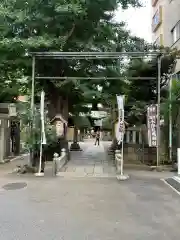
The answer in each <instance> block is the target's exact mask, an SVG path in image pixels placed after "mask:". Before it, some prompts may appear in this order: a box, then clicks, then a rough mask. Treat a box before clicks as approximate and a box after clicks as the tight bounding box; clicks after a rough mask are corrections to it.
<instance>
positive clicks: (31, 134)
mask: <svg viewBox="0 0 180 240" xmlns="http://www.w3.org/2000/svg"><path fill="white" fill-rule="evenodd" d="M18 109H19V117H20V119H21V131H22V132H24V134H25V139H24V141H25V148H26V149H27V150H28V151H31V150H34V151H37V152H38V151H39V149H40V143H41V118H40V111H39V108H36V109H35V115H34V119H35V121H34V126H33V128H31V126H32V125H31V124H32V114H31V110H30V106H29V104H28V103H20V104H18ZM45 113H46V114H45V133H46V140H47V144H46V145H45V146H44V149H47V148H48V147H49V146H50V145H52V144H53V143H56V142H57V136H56V129H55V126H54V125H52V124H50V122H49V119H48V118H47V111H46V112H45Z"/></svg>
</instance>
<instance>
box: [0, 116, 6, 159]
mask: <svg viewBox="0 0 180 240" xmlns="http://www.w3.org/2000/svg"><path fill="white" fill-rule="evenodd" d="M4 152H5V128H4V119H0V163H2V162H4Z"/></svg>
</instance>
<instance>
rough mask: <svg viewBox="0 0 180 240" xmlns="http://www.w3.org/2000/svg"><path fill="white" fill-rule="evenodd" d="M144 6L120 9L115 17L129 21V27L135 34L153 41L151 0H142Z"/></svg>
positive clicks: (118, 19)
mask: <svg viewBox="0 0 180 240" xmlns="http://www.w3.org/2000/svg"><path fill="white" fill-rule="evenodd" d="M142 2H143V5H144V7H141V8H129V9H128V10H125V11H122V10H121V9H119V10H118V11H117V13H116V17H115V19H116V20H117V21H118V22H119V21H124V22H126V23H127V28H128V29H129V30H130V31H131V33H132V34H133V35H136V36H138V37H141V38H144V39H145V40H146V41H148V42H151V41H152V40H151V0H142Z"/></svg>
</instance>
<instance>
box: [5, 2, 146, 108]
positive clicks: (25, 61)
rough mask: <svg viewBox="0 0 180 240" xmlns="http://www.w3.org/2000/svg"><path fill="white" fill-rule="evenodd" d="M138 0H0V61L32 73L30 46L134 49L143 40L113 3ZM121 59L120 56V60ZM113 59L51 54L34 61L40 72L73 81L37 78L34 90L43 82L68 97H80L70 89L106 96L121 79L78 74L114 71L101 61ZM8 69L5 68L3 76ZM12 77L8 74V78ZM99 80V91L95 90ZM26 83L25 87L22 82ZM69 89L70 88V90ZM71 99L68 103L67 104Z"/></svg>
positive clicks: (32, 48) (46, 87)
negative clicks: (118, 20)
mask: <svg viewBox="0 0 180 240" xmlns="http://www.w3.org/2000/svg"><path fill="white" fill-rule="evenodd" d="M119 5H121V6H122V8H124V9H125V8H127V7H129V6H130V5H132V6H140V3H139V1H138V0H91V1H90V0H66V1H65V0H41V1H40V0H31V1H29V0H28V1H24V0H19V1H14V0H9V1H3V2H2V3H1V5H0V26H1V31H0V52H1V59H0V66H1V67H2V69H7V65H8V72H9V71H10V72H12V73H16V72H17V71H20V72H22V73H23V74H24V75H27V76H30V75H31V65H30V61H29V60H30V59H29V58H28V56H27V53H28V52H30V51H122V50H123V51H124V50H126V51H128V50H129V51H130V50H131V51H135V50H137V49H142V48H143V49H144V42H143V41H140V40H139V39H137V38H135V37H131V36H130V35H129V32H128V31H126V30H125V28H124V23H116V22H114V20H113V17H114V12H115V10H117V8H118V6H119ZM120 62H122V61H120ZM114 64H115V66H116V65H117V68H119V67H120V65H118V64H119V60H88V59H84V60H81V61H79V60H73V59H72V60H67V61H65V60H60V61H59V60H58V61H57V60H53V61H49V60H47V61H44V62H42V61H38V62H37V71H38V74H39V75H40V76H74V77H77V79H76V80H75V81H69V80H67V81H61V82H60V81H55V80H49V81H36V92H38V91H39V89H41V88H42V86H43V88H44V90H45V91H46V94H47V96H48V98H49V100H50V101H51V102H52V101H53V99H52V96H50V94H49V93H50V92H54V93H55V92H57V95H63V94H64V95H68V96H69V100H70V101H69V102H72V101H73V102H76V101H77V103H79V100H78V99H77V98H76V96H75V94H76V93H77V92H78V94H81V95H82V96H83V97H84V98H82V99H81V101H85V98H88V99H92V97H94V96H95V97H96V99H97V101H98V99H100V98H102V95H103V99H105V100H107V99H109V93H110V94H111V93H112V95H113V93H116V92H117V91H119V92H120V91H121V90H122V89H124V86H122V84H123V81H116V82H114V83H111V82H110V81H107V80H104V79H101V80H98V81H94V80H90V79H89V80H81V82H79V80H78V77H79V76H81V77H83V76H86V77H87V76H88V77H91V76H102V77H106V76H118V75H119V73H120V72H119V70H118V72H117V68H116V69H110V68H111V67H110V68H109V69H108V68H106V66H112V65H114ZM6 74H7V71H6V73H4V76H5V75H6ZM15 82H16V77H14V78H13V84H15ZM98 86H101V87H102V88H103V92H99V91H97V87H98ZM27 87H29V86H28V85H27ZM73 93H74V94H73ZM69 105H70V104H69Z"/></svg>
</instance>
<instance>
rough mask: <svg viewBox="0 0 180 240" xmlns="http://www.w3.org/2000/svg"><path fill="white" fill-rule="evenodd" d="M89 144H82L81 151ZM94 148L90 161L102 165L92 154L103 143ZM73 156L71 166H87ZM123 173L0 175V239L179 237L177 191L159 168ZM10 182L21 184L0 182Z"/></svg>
mask: <svg viewBox="0 0 180 240" xmlns="http://www.w3.org/2000/svg"><path fill="white" fill-rule="evenodd" d="M85 145H86V144H85ZM84 148H86V147H84ZM94 148H95V147H92V148H89V150H88V147H87V148H86V151H85V153H86V154H85V156H87V153H90V152H91V151H90V149H91V150H93V149H94ZM94 153H96V154H95V155H94V158H93V160H92V162H93V164H95V165H96V164H99V166H100V167H102V166H103V161H101V162H99V161H98V160H97V159H100V156H101V157H102V156H103V146H101V147H100V148H97V149H96V151H94ZM97 156H99V157H97ZM78 160H79V158H78V157H77V158H74V160H73V161H74V164H75V166H76V167H77V166H80V164H82V162H84V164H85V167H87V168H88V166H89V165H88V164H87V162H88V160H87V158H86V157H84V158H83V157H82V158H81V159H80V160H79V161H78ZM90 162H91V161H90ZM92 162H91V163H92ZM89 164H90V163H89ZM90 165H91V164H90ZM71 173H72V172H71ZM129 173H130V176H131V177H130V179H129V180H128V181H125V182H118V181H117V180H116V179H115V178H102V177H101V175H100V176H99V177H98V176H96V177H93V178H89V177H86V176H85V177H83V178H76V177H71V178H66V177H57V178H52V177H50V176H47V177H44V178H35V177H29V176H26V175H22V176H16V175H6V174H5V175H1V177H0V203H1V206H0V240H24V239H27V240H32V239H39V240H41V239H42V240H61V239H62V240H114V239H125V240H161V239H162V240H176V239H177V240H179V238H180V228H179V223H180V207H179V206H180V196H179V195H177V194H176V193H175V192H173V191H172V190H171V189H170V188H169V187H168V186H167V185H165V184H164V183H163V182H162V181H161V180H160V178H161V176H162V175H161V174H160V175H159V173H146V172H141V171H140V172H133V171H131V172H129ZM15 182H19V183H22V182H25V183H26V184H27V187H25V188H23V189H19V190H17V189H16V190H4V188H3V185H4V184H7V183H15Z"/></svg>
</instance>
